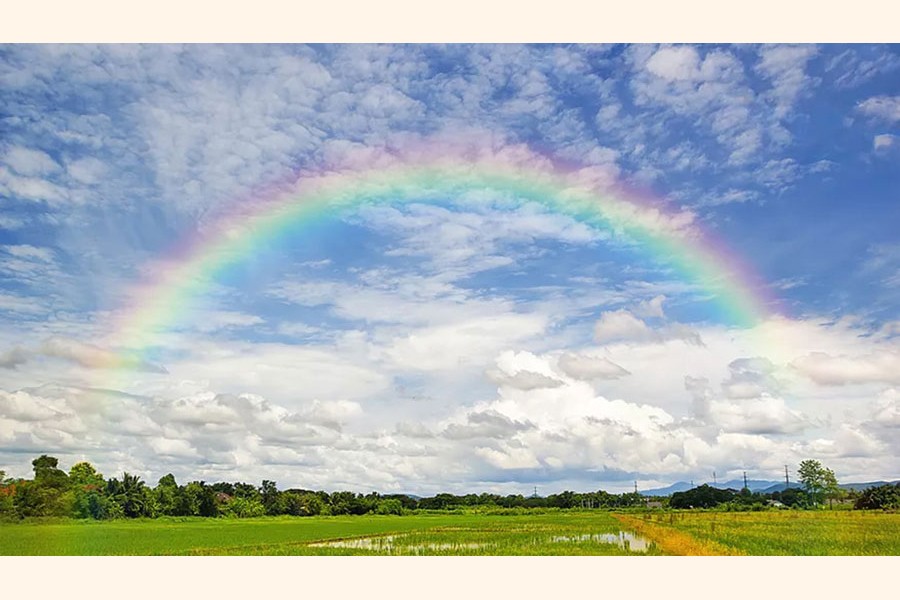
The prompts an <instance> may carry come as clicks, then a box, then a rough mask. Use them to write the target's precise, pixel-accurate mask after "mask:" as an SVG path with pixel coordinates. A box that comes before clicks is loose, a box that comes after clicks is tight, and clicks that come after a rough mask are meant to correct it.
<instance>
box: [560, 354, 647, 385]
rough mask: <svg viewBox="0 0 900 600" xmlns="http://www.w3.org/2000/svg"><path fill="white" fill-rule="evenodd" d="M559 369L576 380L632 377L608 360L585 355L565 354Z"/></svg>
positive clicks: (561, 358)
mask: <svg viewBox="0 0 900 600" xmlns="http://www.w3.org/2000/svg"><path fill="white" fill-rule="evenodd" d="M557 364H558V365H559V368H560V369H562V371H563V373H565V374H566V375H568V376H569V377H573V378H575V379H581V380H584V381H591V380H594V379H618V378H619V377H624V376H626V375H630V373H629V371H627V370H626V369H623V368H622V367H620V366H619V365H617V364H616V363H614V362H612V361H611V360H609V359H608V358H605V357H602V356H591V355H585V354H573V353H569V352H567V353H565V354H563V355H562V356H560V357H559V360H558V363H557Z"/></svg>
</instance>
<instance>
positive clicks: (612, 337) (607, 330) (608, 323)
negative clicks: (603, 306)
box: [594, 309, 703, 345]
mask: <svg viewBox="0 0 900 600" xmlns="http://www.w3.org/2000/svg"><path fill="white" fill-rule="evenodd" d="M594 339H595V340H596V341H597V342H599V343H601V344H609V343H615V342H633V343H646V342H659V341H664V340H682V341H684V342H685V343H688V344H695V345H703V341H702V340H701V338H700V336H699V335H698V334H697V332H696V331H693V330H692V329H690V328H689V327H685V326H683V325H670V326H665V327H660V328H657V329H653V328H651V327H650V326H649V325H647V323H645V322H644V321H642V320H641V319H639V318H637V317H636V316H634V315H633V314H632V313H631V312H629V311H627V310H625V309H619V310H614V311H606V312H603V313H601V314H600V319H599V320H598V321H597V323H596V324H595V325H594Z"/></svg>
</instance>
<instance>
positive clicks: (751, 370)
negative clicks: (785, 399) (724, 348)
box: [722, 356, 780, 399]
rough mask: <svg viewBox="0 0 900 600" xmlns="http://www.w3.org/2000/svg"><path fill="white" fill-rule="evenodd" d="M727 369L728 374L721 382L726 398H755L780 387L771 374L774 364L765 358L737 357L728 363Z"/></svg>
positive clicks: (773, 391) (776, 390)
mask: <svg viewBox="0 0 900 600" xmlns="http://www.w3.org/2000/svg"><path fill="white" fill-rule="evenodd" d="M728 370H729V373H730V375H729V377H728V379H727V380H725V381H723V382H722V391H723V392H725V396H726V397H728V398H734V399H741V398H757V397H759V396H762V395H763V394H772V393H776V392H778V390H779V389H780V384H779V383H778V380H777V379H775V377H774V376H773V373H774V372H775V365H774V364H773V363H772V361H770V360H769V359H767V358H763V357H761V356H758V357H754V358H739V359H736V360H733V361H732V362H731V363H729V364H728Z"/></svg>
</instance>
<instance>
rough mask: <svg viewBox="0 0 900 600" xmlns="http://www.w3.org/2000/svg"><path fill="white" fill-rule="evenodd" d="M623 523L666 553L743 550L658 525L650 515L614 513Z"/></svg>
mask: <svg viewBox="0 0 900 600" xmlns="http://www.w3.org/2000/svg"><path fill="white" fill-rule="evenodd" d="M613 517H615V518H616V519H618V520H619V522H620V523H622V525H624V526H626V527H628V528H629V529H632V530H633V531H635V532H636V533H638V534H640V535H642V536H644V537H647V538H649V539H651V540H652V541H653V543H654V544H656V545H657V547H658V548H659V549H660V550H662V551H663V552H665V553H666V554H673V555H676V556H738V555H743V554H744V553H743V552H740V551H738V550H735V549H733V548H729V547H727V546H723V545H722V544H717V543H716V542H713V541H709V540H698V539H696V538H694V537H692V536H690V535H688V534H686V533H682V532H680V531H677V530H675V529H672V528H671V527H666V526H664V525H657V524H656V523H653V522H651V521H650V515H644V518H638V517H634V516H631V515H622V514H613Z"/></svg>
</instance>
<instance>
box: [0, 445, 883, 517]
mask: <svg viewBox="0 0 900 600" xmlns="http://www.w3.org/2000/svg"><path fill="white" fill-rule="evenodd" d="M805 463H810V464H805ZM812 463H815V464H812ZM31 464H32V467H33V469H34V477H33V478H32V479H8V478H6V475H5V473H4V472H3V471H0V518H6V519H15V518H18V519H22V518H28V517H74V518H78V519H98V520H102V519H119V518H141V517H143V518H154V517H161V516H173V517H179V516H185V517H187V516H199V517H234V518H245V517H260V516H264V515H293V516H314V515H364V514H384V515H389V514H394V515H401V514H405V513H408V512H410V511H419V510H426V511H427V510H432V511H434V510H459V509H467V508H475V507H487V508H490V507H496V508H505V509H539V508H551V509H552V508H556V509H625V508H636V507H645V506H647V505H648V499H647V498H645V497H644V496H642V495H640V494H638V493H636V492H629V493H623V494H611V493H608V492H605V491H603V490H598V491H596V492H586V493H578V492H572V491H564V492H561V493H559V494H551V495H549V496H545V497H539V496H536V495H535V496H523V495H521V494H510V495H506V496H501V495H499V494H491V493H482V494H465V495H454V494H447V493H442V494H437V495H435V496H432V497H428V498H418V497H414V496H409V495H405V494H379V493H377V492H372V493H369V494H359V493H354V492H349V491H337V492H331V493H328V492H325V491H313V490H304V489H287V490H279V489H278V487H277V485H276V483H275V482H274V481H270V480H263V481H262V483H261V485H259V486H256V485H254V484H250V483H243V482H237V483H229V482H218V483H212V484H209V483H206V482H204V481H191V482H189V483H186V484H184V485H179V484H178V482H177V481H176V480H175V477H174V476H173V475H172V474H168V475H165V476H163V477H161V478H160V479H159V481H158V482H157V484H156V486H155V487H150V486H148V485H147V484H146V483H145V482H144V481H143V480H142V479H141V478H140V477H138V476H136V475H132V474H129V473H123V474H122V477H121V478H118V477H113V478H111V479H106V478H104V476H103V475H102V474H101V473H99V472H98V471H97V469H96V468H95V467H94V466H93V465H91V464H90V463H89V462H79V463H76V464H74V465H72V467H71V468H70V469H69V472H68V473H67V472H65V471H64V470H62V469H60V468H59V461H58V460H57V459H56V458H54V457H52V456H47V455H42V456H40V457H38V458H36V459H34V460H33V461H32V463H31ZM804 465H805V466H804ZM800 473H801V481H803V483H804V488H803V489H795V488H791V489H788V490H785V491H784V492H774V493H773V494H767V495H763V494H754V493H751V492H750V490H748V489H744V490H741V491H740V492H738V491H736V490H720V489H717V488H713V487H710V486H708V485H702V486H699V487H697V488H694V489H692V490H689V491H687V492H677V493H675V494H673V495H672V496H671V498H663V499H661V500H662V502H661V505H662V506H663V507H671V508H712V507H718V506H722V505H727V506H732V507H743V508H744V509H748V508H749V509H752V508H753V507H763V505H764V504H765V503H767V502H768V501H769V500H780V501H781V502H782V503H783V504H785V505H787V506H791V507H796V508H808V507H815V506H817V504H818V503H819V502H821V501H823V500H824V499H826V498H828V497H829V496H828V494H829V493H831V490H832V489H833V488H834V487H836V486H837V483H836V480H834V482H835V483H834V486H831V485H830V482H831V479H833V473H832V474H831V476H830V477H829V476H828V470H827V469H824V468H823V467H822V466H821V465H819V464H818V463H817V462H816V461H804V463H801V471H800ZM856 508H894V509H896V508H900V484H895V485H893V486H891V485H888V486H880V487H878V488H871V489H869V490H866V491H864V492H862V494H861V495H859V496H858V497H857V498H856Z"/></svg>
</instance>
